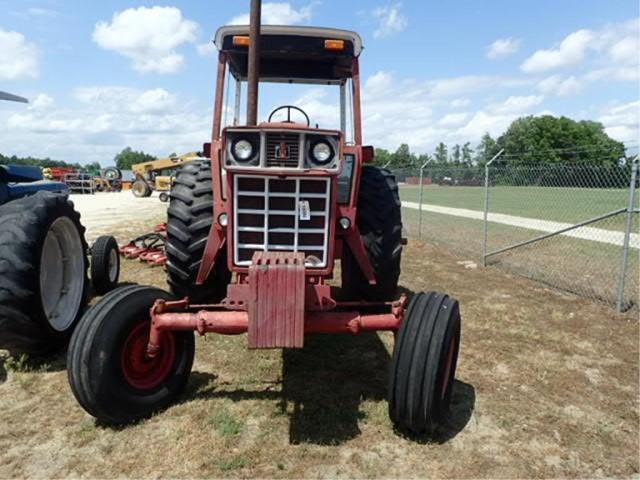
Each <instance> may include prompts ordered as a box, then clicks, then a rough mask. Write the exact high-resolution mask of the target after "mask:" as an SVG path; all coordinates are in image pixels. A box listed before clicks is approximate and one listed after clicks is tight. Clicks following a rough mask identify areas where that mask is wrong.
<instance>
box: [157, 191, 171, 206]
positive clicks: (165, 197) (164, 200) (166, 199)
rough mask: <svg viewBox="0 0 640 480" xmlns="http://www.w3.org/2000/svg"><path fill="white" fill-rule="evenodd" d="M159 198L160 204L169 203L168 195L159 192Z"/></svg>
mask: <svg viewBox="0 0 640 480" xmlns="http://www.w3.org/2000/svg"><path fill="white" fill-rule="evenodd" d="M159 198H160V201H161V202H163V203H166V202H168V201H169V198H170V197H169V194H168V193H167V192H160V195H159Z"/></svg>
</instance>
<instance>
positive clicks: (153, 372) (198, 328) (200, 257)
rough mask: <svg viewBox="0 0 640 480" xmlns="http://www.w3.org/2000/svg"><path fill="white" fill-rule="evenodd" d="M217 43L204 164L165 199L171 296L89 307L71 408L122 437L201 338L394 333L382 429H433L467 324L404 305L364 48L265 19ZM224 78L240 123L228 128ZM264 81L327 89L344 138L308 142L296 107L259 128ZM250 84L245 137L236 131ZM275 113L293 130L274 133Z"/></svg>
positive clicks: (186, 363) (325, 134) (396, 219)
mask: <svg viewBox="0 0 640 480" xmlns="http://www.w3.org/2000/svg"><path fill="white" fill-rule="evenodd" d="M215 43H216V45H217V47H218V49H219V58H218V73H217V89H216V96H215V109H214V117H213V132H212V141H211V143H210V144H206V145H205V152H206V154H205V155H206V157H208V158H210V161H209V160H207V161H203V162H199V163H195V162H194V163H192V164H189V165H186V166H184V167H182V169H181V170H180V172H179V173H178V174H177V176H176V179H175V185H174V187H173V189H172V191H171V203H170V205H169V209H168V222H167V236H168V239H167V244H166V253H167V259H168V262H167V270H168V282H169V285H170V286H171V290H172V293H173V295H171V294H169V293H167V292H164V291H162V290H159V289H156V288H151V287H144V286H128V287H124V288H121V289H118V290H116V291H114V292H111V293H110V294H108V295H107V296H105V297H104V298H103V299H102V300H101V301H100V302H99V303H98V304H97V305H95V306H94V307H93V308H91V310H90V311H88V312H87V313H86V314H85V316H84V318H83V320H82V322H81V324H80V325H79V327H78V328H77V329H76V331H75V334H74V336H73V338H72V341H71V344H70V348H69V357H68V366H69V380H70V383H71V387H72V390H73V393H74V394H75V396H76V398H77V399H78V401H79V402H80V404H81V405H82V406H83V407H84V408H85V409H86V410H87V411H88V412H89V413H90V414H92V415H93V416H95V417H97V418H98V419H100V420H102V421H104V422H108V423H125V422H130V421H134V420H136V419H138V418H142V417H146V416H148V415H150V414H152V413H153V412H155V411H158V410H160V409H162V408H164V407H167V406H168V405H169V404H171V403H172V402H173V401H174V400H175V399H176V397H177V396H178V395H179V394H180V393H181V392H182V391H183V389H184V388H185V385H186V384H187V382H188V378H189V373H190V370H191V367H192V362H193V357H194V331H195V332H198V333H199V334H201V335H204V334H205V333H220V334H231V335H235V334H241V333H248V347H249V348H252V349H258V348H302V347H303V345H304V339H305V335H307V334H315V333H350V334H358V333H360V332H364V331H390V332H393V333H394V334H395V340H396V341H395V348H394V353H393V358H392V364H391V370H390V374H389V390H388V392H389V393H388V396H389V398H388V400H389V414H390V416H391V419H392V420H393V422H394V423H395V424H396V425H397V426H398V427H399V428H400V429H402V430H406V431H411V432H414V433H421V432H424V431H426V430H429V429H430V428H431V427H433V426H434V425H435V424H437V422H438V421H439V420H441V419H442V418H443V416H444V415H445V413H446V411H447V409H448V406H449V403H450V399H451V390H452V385H453V380H454V375H455V369H456V363H457V357H458V350H459V344H460V313H459V308H458V302H457V301H456V300H454V299H453V298H450V297H449V296H447V295H444V294H439V293H418V294H415V295H413V296H412V298H410V299H407V297H406V296H405V295H400V296H399V297H398V296H397V294H398V292H397V290H398V278H399V275H400V256H401V252H402V245H403V241H402V221H401V216H400V213H401V212H400V211H401V204H400V200H399V196H398V187H397V185H396V182H395V178H394V177H393V175H392V174H391V173H390V172H389V171H387V170H385V169H380V168H377V167H374V166H372V165H369V163H370V162H371V161H372V158H373V148H372V147H368V146H363V145H362V127H361V113H360V74H359V66H358V65H359V56H360V53H361V51H362V41H361V39H360V37H359V36H358V35H357V34H356V33H354V32H350V31H344V30H336V29H327V28H311V27H279V26H278V27H277V26H264V27H260V24H259V20H258V21H257V22H255V21H253V22H252V25H251V26H250V27H247V26H227V27H222V28H220V29H219V30H218V32H217V34H216V38H215ZM258 60H259V61H258ZM227 72H228V73H229V74H230V76H232V77H233V79H234V80H235V82H234V83H235V89H236V97H235V99H236V101H235V115H234V122H233V124H232V125H230V126H226V127H225V128H222V127H221V123H222V118H223V98H224V97H225V88H228V87H230V86H231V85H228V86H226V85H225V75H226V73H227ZM258 80H259V81H261V82H287V83H301V84H323V85H329V86H330V85H333V86H335V88H336V89H337V90H339V96H340V127H339V129H335V130H333V129H324V128H319V127H318V126H315V127H314V126H312V125H311V122H310V121H309V117H308V116H307V114H306V113H305V112H303V111H302V110H300V109H299V108H298V107H294V106H290V105H286V106H283V107H279V108H277V109H276V110H274V111H273V112H272V113H271V115H269V117H268V121H267V122H264V123H260V124H257V121H256V119H257V87H258ZM244 82H247V84H248V96H247V104H248V108H247V110H248V113H247V124H246V125H239V118H240V103H241V90H242V88H241V86H242V83H244ZM348 99H349V100H348ZM347 112H349V114H347ZM279 113H280V114H281V115H282V114H284V113H286V115H282V116H283V117H284V118H282V119H281V120H279V121H276V120H274V117H275V116H276V115H277V114H279ZM293 117H300V119H304V121H303V122H302V123H300V122H297V121H294V120H292V118H293ZM337 259H339V260H340V263H341V276H342V289H341V294H340V295H339V298H334V296H333V295H332V291H331V288H330V286H329V285H328V284H327V280H328V279H331V278H332V276H333V272H334V264H335V261H336V260H337ZM336 297H338V296H336Z"/></svg>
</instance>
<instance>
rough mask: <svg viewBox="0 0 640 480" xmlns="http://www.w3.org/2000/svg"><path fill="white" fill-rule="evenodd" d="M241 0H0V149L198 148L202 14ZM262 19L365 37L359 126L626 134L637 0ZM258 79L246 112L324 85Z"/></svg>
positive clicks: (416, 141) (423, 132)
mask: <svg viewBox="0 0 640 480" xmlns="http://www.w3.org/2000/svg"><path fill="white" fill-rule="evenodd" d="M248 4H249V1H248V0H246V1H245V0H242V1H233V2H229V1H219V0H218V1H181V2H169V3H160V2H157V1H151V2H149V1H137V2H131V1H110V2H86V1H75V0H71V1H63V0H39V1H30V0H23V1H7V0H0V11H2V12H3V15H2V17H0V90H6V91H10V92H13V93H17V94H21V95H24V96H27V97H29V98H30V100H31V104H30V105H29V106H25V105H21V104H12V103H8V102H3V103H1V104H0V152H2V153H4V154H17V155H28V154H31V155H34V156H41V157H44V156H50V157H52V158H59V159H66V160H70V161H79V162H81V163H85V162H90V161H99V162H101V163H102V164H108V163H109V162H110V161H111V160H112V158H113V156H114V154H115V153H117V152H118V151H119V150H120V149H122V148H123V147H124V146H127V145H129V146H131V147H133V148H136V149H144V150H146V151H149V152H151V153H153V154H156V155H166V154H169V153H171V152H174V151H175V152H183V151H188V150H194V149H198V148H199V147H200V146H201V144H202V143H203V142H204V141H207V137H208V136H209V132H210V126H211V105H212V102H213V90H214V81H215V79H214V75H215V52H214V51H213V50H212V49H211V48H208V42H209V41H210V39H211V38H212V36H213V33H214V32H215V30H216V28H217V27H218V26H220V25H223V24H226V23H229V22H240V21H242V15H245V14H246V13H247V11H248ZM263 22H264V23H288V24H302V25H316V26H333V27H338V28H347V29H353V30H356V31H358V32H359V33H360V34H361V35H362V37H363V40H364V45H365V50H364V53H363V55H362V57H361V65H362V73H363V83H364V86H363V115H364V126H365V132H364V136H365V141H366V142H367V143H370V144H374V145H375V146H381V147H386V148H395V147H397V145H398V144H399V143H401V142H406V143H409V145H410V146H411V148H412V150H414V151H416V152H420V153H422V152H431V151H432V150H433V147H434V145H435V144H437V143H438V142H439V141H441V140H442V141H445V142H446V143H448V144H454V143H464V142H466V141H470V142H472V144H475V143H477V141H478V139H479V138H480V136H481V135H482V134H483V133H484V132H485V131H488V132H490V133H491V134H492V135H494V136H497V135H499V134H500V133H501V132H502V131H504V129H505V128H506V127H507V126H508V125H509V123H510V122H511V121H512V120H513V119H515V118H517V117H518V116H521V115H525V114H542V113H552V114H555V115H567V116H570V117H573V118H576V119H592V120H599V121H601V122H603V123H604V125H605V127H606V128H607V132H608V133H609V134H610V135H611V136H613V137H615V138H617V139H620V140H622V141H624V142H626V143H627V144H628V145H630V146H634V145H637V143H638V135H639V131H640V128H639V126H638V122H639V118H640V100H639V97H640V95H639V82H640V72H639V69H640V67H639V60H638V57H639V55H640V53H639V52H640V39H639V35H640V23H639V11H638V2H637V1H636V0H609V1H605V0H599V1H596V0H535V1H533V0H531V1H524V0H519V1H514V0H511V1H506V0H500V1H495V0H492V1H479V0H475V1H471V0H457V1H455V2H453V1H448V2H444V1H440V2H425V1H407V0H405V1H402V2H384V1H367V2H365V1H351V2H344V1H336V0H317V1H314V0H309V1H306V0H304V1H303V0H301V1H291V2H263ZM326 90H327V89H326V88H325V89H319V88H317V87H315V88H314V87H298V88H294V89H291V90H290V91H289V90H283V89H282V88H270V89H267V88H265V89H264V91H263V96H262V98H261V112H260V117H261V118H264V117H265V116H266V115H267V113H268V111H267V110H268V109H270V108H271V107H274V106H276V105H277V104H278V103H280V102H282V103H296V104H298V105H300V106H302V107H303V108H304V109H305V110H307V111H308V112H309V113H310V115H311V117H312V121H314V123H315V122H318V123H320V124H321V125H325V126H332V125H329V124H331V123H332V122H335V113H336V108H335V105H333V101H334V98H335V96H332V95H331V94H328V93H327V92H326Z"/></svg>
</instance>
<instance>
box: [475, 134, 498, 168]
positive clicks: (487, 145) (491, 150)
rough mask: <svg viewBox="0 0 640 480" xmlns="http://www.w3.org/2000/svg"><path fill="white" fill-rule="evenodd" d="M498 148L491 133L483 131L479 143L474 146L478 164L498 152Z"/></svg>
mask: <svg viewBox="0 0 640 480" xmlns="http://www.w3.org/2000/svg"><path fill="white" fill-rule="evenodd" d="M499 150H500V148H499V147H498V144H497V143H496V141H495V140H494V139H493V138H491V135H489V134H488V133H485V134H484V135H483V136H482V139H481V140H480V144H479V145H478V147H477V148H476V162H477V163H478V164H480V165H484V164H485V163H487V162H488V161H489V160H491V158H493V156H494V155H495V154H496V153H498V151H499Z"/></svg>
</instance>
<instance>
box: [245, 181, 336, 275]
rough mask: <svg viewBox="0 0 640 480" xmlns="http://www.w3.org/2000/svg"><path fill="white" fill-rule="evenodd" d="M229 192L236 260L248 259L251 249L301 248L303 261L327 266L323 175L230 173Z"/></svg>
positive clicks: (326, 199) (248, 261)
mask: <svg viewBox="0 0 640 480" xmlns="http://www.w3.org/2000/svg"><path fill="white" fill-rule="evenodd" d="M234 197H235V201H234V205H235V208H234V232H233V233H234V252H233V254H234V263H235V264H236V265H239V266H247V265H250V264H251V258H252V257H253V253H254V252H256V251H275V252H302V253H304V255H305V263H306V265H307V267H316V268H324V267H326V266H327V248H328V236H329V207H330V182H329V179H327V178H322V179H318V178H313V179H312V178H309V177H287V178H285V179H283V178H278V177H256V176H248V175H247V176H244V175H236V176H235V177H234ZM301 205H304V206H305V207H307V206H308V214H309V217H308V218H306V217H305V216H304V215H301Z"/></svg>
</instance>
